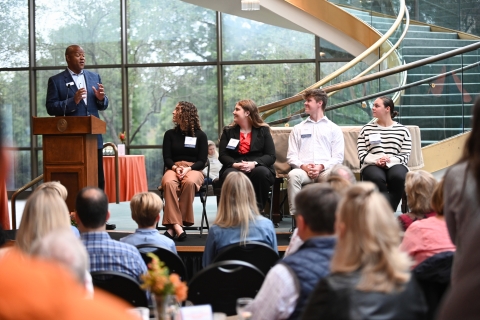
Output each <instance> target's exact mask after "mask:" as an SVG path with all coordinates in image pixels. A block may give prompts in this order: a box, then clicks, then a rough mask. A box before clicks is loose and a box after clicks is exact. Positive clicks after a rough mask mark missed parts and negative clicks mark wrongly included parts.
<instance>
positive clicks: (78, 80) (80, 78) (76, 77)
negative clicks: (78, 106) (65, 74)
mask: <svg viewBox="0 0 480 320" xmlns="http://www.w3.org/2000/svg"><path fill="white" fill-rule="evenodd" d="M67 69H68V68H67ZM68 71H69V72H70V74H71V75H72V78H73V81H75V85H76V86H77V88H78V89H81V88H85V89H86V88H87V85H86V84H85V75H84V73H83V70H82V71H81V72H80V73H79V74H76V73H75V72H73V71H72V70H70V69H68ZM83 102H85V105H87V95H86V94H85V95H84V97H83Z"/></svg>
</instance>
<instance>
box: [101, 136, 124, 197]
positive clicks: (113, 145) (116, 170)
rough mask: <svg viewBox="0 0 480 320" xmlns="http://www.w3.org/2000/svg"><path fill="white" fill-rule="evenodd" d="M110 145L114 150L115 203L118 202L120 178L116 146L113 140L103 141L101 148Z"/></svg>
mask: <svg viewBox="0 0 480 320" xmlns="http://www.w3.org/2000/svg"><path fill="white" fill-rule="evenodd" d="M108 146H110V147H112V148H113V151H114V152H115V196H116V201H115V203H116V204H119V203H120V179H119V176H120V174H119V164H118V149H117V146H116V145H115V144H114V143H113V142H105V143H104V144H103V149H105V147H108Z"/></svg>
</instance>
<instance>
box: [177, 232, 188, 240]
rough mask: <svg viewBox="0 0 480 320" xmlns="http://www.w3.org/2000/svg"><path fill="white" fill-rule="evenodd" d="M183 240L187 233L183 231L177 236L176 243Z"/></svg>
mask: <svg viewBox="0 0 480 320" xmlns="http://www.w3.org/2000/svg"><path fill="white" fill-rule="evenodd" d="M185 239H187V233H186V232H185V231H183V232H182V233H180V234H179V235H178V238H177V240H178V241H185Z"/></svg>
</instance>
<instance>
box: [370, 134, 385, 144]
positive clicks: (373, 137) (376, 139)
mask: <svg viewBox="0 0 480 320" xmlns="http://www.w3.org/2000/svg"><path fill="white" fill-rule="evenodd" d="M369 139H370V144H380V143H381V142H382V139H381V138H380V133H372V134H371V135H370V136H369Z"/></svg>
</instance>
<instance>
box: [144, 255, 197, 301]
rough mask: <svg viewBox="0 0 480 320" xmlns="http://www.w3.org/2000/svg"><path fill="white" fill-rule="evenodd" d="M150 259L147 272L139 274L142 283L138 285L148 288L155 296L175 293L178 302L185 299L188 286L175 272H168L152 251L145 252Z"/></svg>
mask: <svg viewBox="0 0 480 320" xmlns="http://www.w3.org/2000/svg"><path fill="white" fill-rule="evenodd" d="M147 256H148V257H150V258H151V259H152V260H151V262H150V263H149V264H148V271H147V273H145V274H143V275H142V276H141V279H142V281H143V284H141V285H140V287H141V288H142V289H144V290H149V291H150V292H152V293H154V294H155V295H156V296H157V297H158V296H160V297H165V296H168V295H175V298H176V299H177V301H178V302H182V301H184V300H185V299H187V292H188V287H187V284H186V283H185V282H182V280H180V277H179V276H178V274H176V273H172V274H170V271H169V270H168V268H167V267H166V266H165V263H163V262H162V261H161V260H160V259H159V258H158V257H157V256H156V255H155V254H154V253H147Z"/></svg>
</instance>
